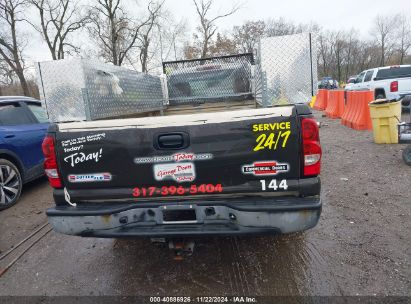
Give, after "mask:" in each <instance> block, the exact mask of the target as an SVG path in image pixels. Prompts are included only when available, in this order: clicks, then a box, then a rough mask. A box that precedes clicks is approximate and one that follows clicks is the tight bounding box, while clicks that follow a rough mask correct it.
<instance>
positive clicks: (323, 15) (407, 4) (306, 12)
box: [26, 0, 411, 62]
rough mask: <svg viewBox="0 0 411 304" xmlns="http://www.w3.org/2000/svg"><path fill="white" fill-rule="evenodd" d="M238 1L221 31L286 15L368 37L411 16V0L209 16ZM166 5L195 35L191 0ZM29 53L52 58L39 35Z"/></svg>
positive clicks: (286, 6)
mask: <svg viewBox="0 0 411 304" xmlns="http://www.w3.org/2000/svg"><path fill="white" fill-rule="evenodd" d="M134 1H137V2H138V3H140V4H142V3H143V2H144V0H134ZM90 2H92V1H91V0H90ZM238 3H240V4H242V5H241V9H240V10H239V11H238V12H236V13H235V14H234V15H232V16H229V17H227V18H224V19H220V20H219V22H218V23H217V25H218V27H219V30H220V31H221V32H224V31H229V30H231V29H232V27H233V26H235V25H241V24H242V23H243V22H244V21H247V20H261V19H262V20H265V19H268V18H280V17H283V18H284V19H286V20H289V21H294V22H295V23H310V22H316V23H317V24H319V25H320V26H322V28H323V29H326V30H327V29H328V30H343V29H345V30H349V29H351V28H355V29H357V30H358V31H359V33H360V35H361V36H363V37H364V38H366V37H369V33H370V29H371V26H372V22H373V19H374V18H375V16H377V15H378V14H381V15H390V14H397V13H405V14H407V15H408V16H411V0H342V1H337V0H327V1H326V0H311V1H305V0H214V5H213V10H212V12H211V14H210V15H211V16H215V15H216V14H218V13H224V12H226V11H227V10H229V9H230V8H231V7H232V6H233V5H235V4H238ZM166 7H167V8H168V10H169V11H170V12H171V13H172V15H173V16H174V18H175V19H176V20H180V19H181V18H185V19H186V22H187V25H188V26H187V30H188V32H189V33H187V34H188V35H187V36H189V37H192V35H191V34H192V32H193V30H194V28H195V26H196V20H197V16H196V12H195V7H194V4H193V2H192V0H166ZM26 54H27V55H28V57H29V58H30V60H31V61H33V62H35V61H43V60H50V59H51V58H50V55H49V52H48V50H47V49H46V47H45V45H44V44H42V42H41V38H40V36H39V35H34V36H32V39H31V42H30V44H29V45H28V48H27V51H26Z"/></svg>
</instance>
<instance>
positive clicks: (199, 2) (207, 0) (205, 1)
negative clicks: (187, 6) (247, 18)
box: [193, 0, 240, 58]
mask: <svg viewBox="0 0 411 304" xmlns="http://www.w3.org/2000/svg"><path fill="white" fill-rule="evenodd" d="M193 2H194V6H195V8H196V12H197V15H198V17H199V19H200V20H199V21H200V26H199V27H198V31H199V32H200V34H201V36H202V44H201V58H205V57H206V56H207V52H208V48H209V44H210V40H211V38H212V37H213V36H214V35H215V33H216V31H217V27H216V25H215V22H216V21H217V20H218V19H221V18H225V17H228V16H231V15H233V14H234V13H236V12H237V11H238V10H239V9H240V5H238V4H237V5H235V6H233V7H232V8H231V9H230V10H229V11H228V12H227V13H224V14H220V15H217V16H215V17H213V18H209V17H208V16H209V14H210V9H211V6H212V5H213V0H193Z"/></svg>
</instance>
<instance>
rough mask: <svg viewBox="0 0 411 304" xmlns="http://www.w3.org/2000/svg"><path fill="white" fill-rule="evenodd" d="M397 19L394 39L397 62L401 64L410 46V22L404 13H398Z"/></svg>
mask: <svg viewBox="0 0 411 304" xmlns="http://www.w3.org/2000/svg"><path fill="white" fill-rule="evenodd" d="M397 20H398V27H397V33H396V40H397V41H398V53H399V64H403V63H404V59H405V57H406V56H407V53H408V50H409V49H410V48H411V22H410V20H409V19H408V18H407V16H406V15H405V14H402V15H399V16H398V19H397Z"/></svg>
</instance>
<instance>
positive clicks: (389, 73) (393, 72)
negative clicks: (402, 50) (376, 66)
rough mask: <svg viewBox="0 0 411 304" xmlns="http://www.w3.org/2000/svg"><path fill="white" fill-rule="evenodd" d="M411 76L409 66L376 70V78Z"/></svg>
mask: <svg viewBox="0 0 411 304" xmlns="http://www.w3.org/2000/svg"><path fill="white" fill-rule="evenodd" d="M401 77H411V67H398V68H397V67H394V68H389V69H382V70H379V71H378V72H377V77H376V78H378V79H384V78H401Z"/></svg>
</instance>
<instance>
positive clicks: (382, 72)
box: [346, 65, 411, 109]
mask: <svg viewBox="0 0 411 304" xmlns="http://www.w3.org/2000/svg"><path fill="white" fill-rule="evenodd" d="M346 90H347V91H362V90H372V91H374V92H375V98H376V99H380V98H387V99H389V100H392V99H396V100H399V99H401V98H402V106H403V108H407V109H409V107H410V100H411V65H396V66H390V67H381V68H374V69H369V70H365V71H363V72H361V73H360V74H359V75H358V76H357V79H356V80H355V83H354V84H352V85H350V86H348V87H346Z"/></svg>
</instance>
